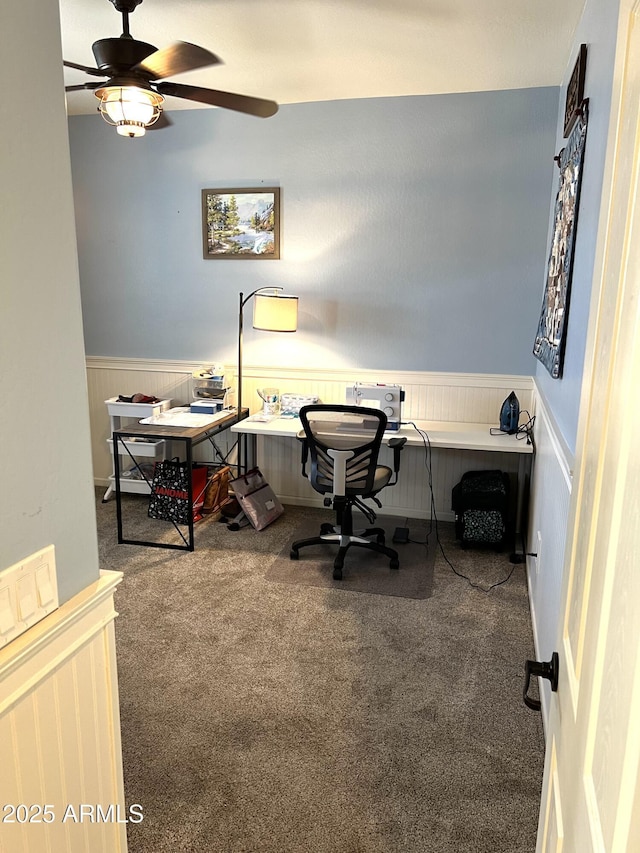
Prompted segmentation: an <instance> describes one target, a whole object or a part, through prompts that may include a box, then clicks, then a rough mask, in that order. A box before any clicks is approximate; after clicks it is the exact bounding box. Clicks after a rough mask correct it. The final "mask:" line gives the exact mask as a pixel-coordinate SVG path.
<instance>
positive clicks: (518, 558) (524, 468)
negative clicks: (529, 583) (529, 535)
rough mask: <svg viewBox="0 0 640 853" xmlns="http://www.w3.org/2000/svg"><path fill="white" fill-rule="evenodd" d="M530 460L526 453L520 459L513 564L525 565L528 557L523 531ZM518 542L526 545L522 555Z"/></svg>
mask: <svg viewBox="0 0 640 853" xmlns="http://www.w3.org/2000/svg"><path fill="white" fill-rule="evenodd" d="M530 459H531V456H530V455H525V454H524V453H521V454H520V458H519V459H518V490H517V493H516V518H515V525H514V531H513V553H512V554H511V558H510V559H511V562H512V563H524V562H525V561H526V555H525V553H524V552H525V551H526V550H527V549H526V543H525V542H524V530H523V529H522V523H523V522H522V516H523V508H524V494H525V484H526V475H527V474H528V473H530V470H529V461H530ZM518 540H520V541H522V542H523V544H525V547H524V548H523V553H522V554H519V553H517V549H518Z"/></svg>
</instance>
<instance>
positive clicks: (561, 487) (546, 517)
mask: <svg viewBox="0 0 640 853" xmlns="http://www.w3.org/2000/svg"><path fill="white" fill-rule="evenodd" d="M535 405H536V422H535V427H534V435H535V443H536V453H535V457H534V463H533V472H532V478H531V488H530V502H529V521H528V541H527V552H528V553H530V554H537V556H535V557H532V556H528V557H527V578H528V582H529V601H530V606H531V620H532V626H533V635H534V641H535V650H536V657H537V659H538V660H549V659H550V658H551V654H552V653H553V652H554V651H557V649H556V648H555V644H556V642H557V626H558V620H559V618H560V611H559V608H560V601H561V594H562V573H563V566H564V553H565V545H566V538H567V525H568V521H569V500H570V498H571V487H572V476H573V475H572V468H573V458H571V457H570V456H569V453H568V451H567V449H566V445H565V442H564V440H563V439H562V436H561V435H560V433H559V432H558V430H557V428H556V426H555V423H554V420H553V418H552V417H551V416H550V414H549V411H548V410H547V408H546V406H545V403H544V399H543V398H542V397H541V396H540V395H538V396H537V400H536V404H535ZM540 686H541V701H542V713H543V721H544V724H545V726H546V722H547V718H548V709H549V697H550V690H549V685H548V682H547V681H542V680H541V682H540Z"/></svg>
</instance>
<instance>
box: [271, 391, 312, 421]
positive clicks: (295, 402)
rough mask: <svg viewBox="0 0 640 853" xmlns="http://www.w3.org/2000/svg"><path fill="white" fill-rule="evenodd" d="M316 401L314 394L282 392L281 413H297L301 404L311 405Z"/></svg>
mask: <svg viewBox="0 0 640 853" xmlns="http://www.w3.org/2000/svg"><path fill="white" fill-rule="evenodd" d="M317 402H318V398H317V397H316V396H313V395H310V394H294V393H287V394H283V395H282V397H281V398H280V405H281V407H282V414H283V415H296V416H297V415H299V414H300V409H301V408H302V407H303V406H312V405H313V404H314V403H317Z"/></svg>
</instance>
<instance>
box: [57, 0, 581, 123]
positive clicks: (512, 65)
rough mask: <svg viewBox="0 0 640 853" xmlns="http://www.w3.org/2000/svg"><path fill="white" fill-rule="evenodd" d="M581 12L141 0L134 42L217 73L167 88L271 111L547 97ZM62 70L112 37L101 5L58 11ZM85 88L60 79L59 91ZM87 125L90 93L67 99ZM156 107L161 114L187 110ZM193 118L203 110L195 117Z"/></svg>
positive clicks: (294, 0) (511, 4)
mask: <svg viewBox="0 0 640 853" xmlns="http://www.w3.org/2000/svg"><path fill="white" fill-rule="evenodd" d="M583 5H584V0H144V2H143V3H142V4H141V5H140V6H138V7H137V8H136V9H135V10H134V11H133V13H132V14H131V15H130V20H129V23H130V30H131V34H132V36H133V37H134V38H136V39H139V40H140V41H146V42H150V43H151V44H153V45H155V46H156V47H158V48H161V47H167V46H168V45H169V44H171V43H172V42H174V41H187V42H192V43H193V44H197V45H201V46H202V47H206V48H208V49H209V50H211V51H212V52H213V53H215V54H216V55H217V56H218V57H220V59H222V61H223V63H224V64H223V65H218V66H214V67H212V68H210V69H200V70H198V71H191V72H188V73H185V74H181V75H179V76H177V77H175V78H172V80H174V81H175V82H178V83H185V84H191V85H194V86H205V87H208V88H213V89H222V90H224V91H230V92H238V93H240V94H244V95H256V96H258V97H263V98H269V99H272V100H275V101H277V102H278V103H280V104H288V103H300V102H305V101H326V100H337V99H343V98H371V97H383V96H400V95H424V94H436V93H445V92H470V91H486V90H493V89H518V88H529V87H534V86H557V85H559V84H560V83H561V81H562V78H563V75H564V72H565V69H566V67H567V66H568V64H569V62H570V61H571V60H572V57H571V56H570V55H569V53H570V45H571V41H572V36H573V33H574V30H575V27H576V24H577V22H578V20H579V18H580V14H581V11H582V8H583ZM60 14H61V26H62V48H63V56H64V58H65V59H66V60H70V61H72V62H78V63H81V64H83V65H90V66H95V61H94V59H93V54H92V53H91V45H92V43H93V42H94V41H96V40H98V39H101V38H109V37H117V36H119V35H120V34H121V32H122V19H121V16H120V13H119V12H117V11H116V9H115V8H114V6H113V5H112V3H111V2H110V0H60ZM88 79H93V80H95V79H96V78H95V77H93V78H88V77H87V76H86V75H84V74H83V73H82V72H81V71H76V70H71V69H65V83H66V84H67V85H69V84H74V83H81V82H84V81H85V80H88ZM67 104H68V111H69V113H71V114H73V113H91V112H94V111H95V109H96V99H95V97H94V96H93V94H92V93H91V92H71V93H69V94H68V95H67ZM198 106H200V107H201V105H196V104H194V103H193V102H190V101H184V100H179V99H177V98H167V100H166V102H165V109H167V110H171V109H180V108H190V109H193V108H197V107H198ZM204 109H212V108H211V107H204Z"/></svg>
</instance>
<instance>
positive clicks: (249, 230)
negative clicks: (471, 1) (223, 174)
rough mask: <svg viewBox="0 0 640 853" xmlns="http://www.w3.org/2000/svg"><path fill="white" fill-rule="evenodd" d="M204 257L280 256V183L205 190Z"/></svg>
mask: <svg viewBox="0 0 640 853" xmlns="http://www.w3.org/2000/svg"><path fill="white" fill-rule="evenodd" d="M202 252H203V257H204V258H205V260H246V259H254V260H261V261H265V260H278V259H279V258H280V187H249V188H247V187H237V188H235V187H234V188H229V187H221V188H213V189H212V188H209V189H204V190H202Z"/></svg>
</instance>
